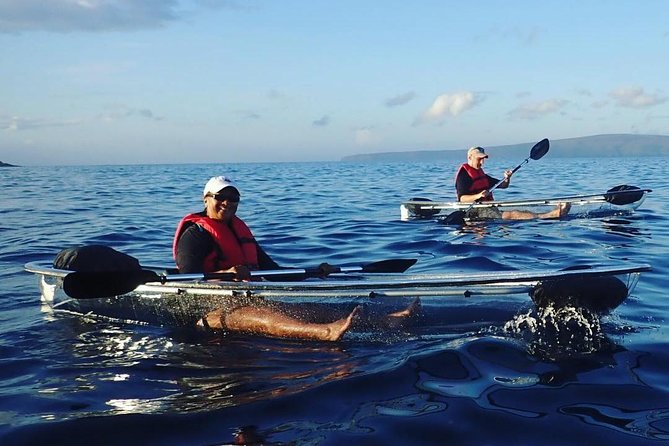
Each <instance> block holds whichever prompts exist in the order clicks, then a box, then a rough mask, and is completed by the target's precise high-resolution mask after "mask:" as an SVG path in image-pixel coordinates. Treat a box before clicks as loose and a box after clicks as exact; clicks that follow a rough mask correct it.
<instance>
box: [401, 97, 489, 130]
mask: <svg viewBox="0 0 669 446" xmlns="http://www.w3.org/2000/svg"><path fill="white" fill-rule="evenodd" d="M478 102H479V100H478V99H477V97H476V94H474V93H472V92H471V91H460V92H457V93H451V94H442V95H441V96H438V97H437V98H436V99H435V100H434V102H433V103H432V105H431V106H430V108H428V109H427V110H426V111H425V112H423V114H422V115H421V116H420V117H419V118H418V119H416V121H415V122H414V124H421V123H424V122H435V121H437V122H440V121H443V120H444V119H445V118H446V117H447V116H448V115H450V116H459V115H461V114H462V113H464V112H465V111H467V110H469V109H470V108H472V107H473V106H474V105H476V104H477V103H478Z"/></svg>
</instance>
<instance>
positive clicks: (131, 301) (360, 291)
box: [25, 262, 650, 326]
mask: <svg viewBox="0 0 669 446" xmlns="http://www.w3.org/2000/svg"><path fill="white" fill-rule="evenodd" d="M25 269H26V271H28V272H31V273H33V274H35V276H36V277H37V281H38V285H39V289H40V299H41V303H42V306H43V309H44V310H45V311H50V312H53V311H58V310H62V311H69V312H75V313H79V314H90V315H97V316H106V317H109V318H114V319H119V320H128V321H133V322H146V323H149V324H159V325H168V326H183V325H192V324H193V323H194V322H195V321H196V320H197V319H199V318H200V317H201V316H202V315H203V314H205V313H206V312H208V311H211V310H213V309H216V308H226V307H227V308H234V307H236V306H240V305H257V304H259V303H262V304H267V303H270V304H279V305H300V306H303V307H309V306H314V307H316V306H325V307H326V308H330V307H331V308H332V309H333V311H334V310H335V309H337V308H339V309H343V310H344V311H350V310H351V309H352V308H353V306H355V305H364V306H365V307H369V308H373V309H374V311H396V310H398V309H401V308H404V307H406V305H408V304H409V303H410V302H411V301H413V300H414V299H415V298H416V297H419V298H420V299H421V304H422V307H423V308H424V309H425V311H433V310H435V311H436V310H437V309H439V308H441V309H443V308H452V307H454V306H455V307H463V306H477V305H482V304H486V305H503V306H506V305H509V304H510V303H512V302H514V305H515V306H517V305H518V304H521V305H522V304H524V305H528V306H529V305H531V299H529V298H528V295H529V294H530V293H531V292H532V291H533V290H534V289H535V287H537V286H539V285H540V284H542V283H544V282H546V281H549V280H557V279H565V280H570V281H573V280H580V281H588V280H592V279H594V278H601V277H618V278H621V279H622V280H623V281H624V282H625V285H626V286H627V288H628V290H629V291H631V290H632V289H633V287H634V285H635V284H636V281H637V280H638V276H639V274H640V273H641V272H643V271H648V270H650V266H648V265H643V264H640V265H639V264H637V265H628V264H621V265H617V266H590V267H587V268H584V269H575V270H567V271H565V270H541V271H494V272H483V273H480V272H477V273H448V274H446V273H438V274H407V273H394V274H364V273H359V274H333V275H331V276H330V277H328V279H308V280H304V281H299V282H265V281H254V282H230V281H203V280H191V281H174V282H167V283H160V282H155V283H146V284H142V285H139V286H138V287H137V288H136V289H134V290H133V291H131V292H129V293H126V294H123V295H119V296H114V297H104V298H84V299H73V298H70V297H69V296H67V295H66V294H65V292H64V291H63V288H62V284H63V279H64V277H65V276H66V275H67V274H69V273H71V272H72V271H66V270H58V269H54V268H51V267H50V265H49V264H48V263H46V262H32V263H28V264H26V265H25ZM170 277H174V276H170ZM584 283H585V282H584Z"/></svg>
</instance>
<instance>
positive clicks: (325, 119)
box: [311, 115, 330, 127]
mask: <svg viewBox="0 0 669 446" xmlns="http://www.w3.org/2000/svg"><path fill="white" fill-rule="evenodd" d="M328 124H330V117H329V116H328V115H325V116H323V117H321V118H319V119H316V120H315V121H313V122H312V123H311V125H313V126H314V127H325V126H327V125H328Z"/></svg>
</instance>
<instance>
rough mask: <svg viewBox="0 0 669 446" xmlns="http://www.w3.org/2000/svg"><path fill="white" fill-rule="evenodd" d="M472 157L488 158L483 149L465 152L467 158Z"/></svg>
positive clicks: (471, 149) (475, 148) (473, 148)
mask: <svg viewBox="0 0 669 446" xmlns="http://www.w3.org/2000/svg"><path fill="white" fill-rule="evenodd" d="M472 155H473V156H475V157H476V158H488V154H487V153H485V149H484V148H483V147H472V148H470V149H469V150H467V158H469V157H470V156H472Z"/></svg>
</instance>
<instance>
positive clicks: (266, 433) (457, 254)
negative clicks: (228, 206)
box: [0, 154, 669, 446]
mask: <svg viewBox="0 0 669 446" xmlns="http://www.w3.org/2000/svg"><path fill="white" fill-rule="evenodd" d="M518 161H520V160H504V159H496V160H490V161H489V162H488V163H487V166H486V170H487V171H488V172H489V173H491V174H493V175H495V176H499V173H500V172H502V171H503V170H505V169H507V168H509V167H513V166H514V165H516V164H517V163H518ZM668 164H669V160H668V159H667V158H639V159H630V158H601V159H586V158H583V159H579V158H575V159H561V158H551V157H550V154H549V155H548V156H546V157H545V158H544V159H542V160H540V161H531V162H530V163H529V164H528V165H526V166H524V167H523V168H522V169H521V170H519V171H518V172H517V173H516V175H515V176H514V178H513V184H512V187H511V188H509V189H506V190H499V191H496V197H497V199H508V200H511V199H521V198H536V197H541V198H544V197H551V196H556V195H561V196H569V195H577V194H582V193H600V192H604V191H606V190H608V189H609V188H611V187H613V186H616V185H619V184H631V185H636V186H640V187H644V188H651V189H653V192H652V193H651V194H650V195H649V197H648V199H647V200H646V201H645V202H644V203H643V205H642V206H641V207H640V208H639V209H638V210H637V211H636V212H635V213H634V214H632V215H628V216H608V217H606V216H605V217H600V218H576V219H566V220H561V221H528V222H511V223H490V224H480V225H475V226H474V227H471V228H455V227H449V226H445V225H440V224H438V223H437V222H435V221H428V220H424V221H408V222H403V221H400V219H399V203H400V201H402V200H403V199H407V198H410V197H413V196H423V197H430V198H433V199H439V200H446V199H451V198H452V197H453V191H452V178H453V174H454V170H455V167H456V166H452V165H448V164H445V163H392V164H347V163H294V164H293V163H287V164H227V165H226V164H202V165H129V166H87V167H62V166H61V167H21V168H15V169H9V168H7V169H2V170H0V190H1V192H0V197H1V200H0V236H1V238H0V240H1V241H2V243H0V277H1V281H0V283H1V287H0V364H1V367H0V444H3V445H23V444H26V445H28V444H30V445H33V444H68V445H77V444H82V445H83V444H110V445H135V444H137V445H139V444H141V445H149V444H150V445H154V444H155V445H218V444H272V445H341V444H350V445H352V444H356V445H357V444H361V445H377V444H378V445H390V444H393V445H394V444H409V445H414V444H415V445H421V446H426V445H445V444H458V445H469V444H471V445H481V444H488V445H536V444H542V445H567V444H568V445H581V444H582V445H586V444H588V445H589V444H607V445H636V444H649V445H650V444H657V443H658V442H661V441H667V440H669V348H668V347H669V345H668V341H669V323H668V322H667V314H668V310H669V299H667V297H668V296H667V294H668V292H667V284H668V281H667V279H666V277H667V273H668V272H669V261H668V260H667V257H666V252H667V248H668V247H669V235H668V234H669V221H668V219H667V213H666V211H665V203H667V202H668V199H669V193H668V192H667V190H669V188H668V187H667V186H668V184H667V183H668V182H669V179H667V176H666V175H662V174H659V175H658V172H665V171H666V170H667V168H668V167H669V166H668ZM218 174H227V175H230V176H232V177H233V178H235V179H236V180H237V182H238V184H239V186H240V189H241V192H242V202H241V204H240V209H239V215H240V216H241V217H242V218H244V219H245V220H246V221H247V222H248V223H249V225H250V226H251V228H252V229H253V231H254V233H255V234H256V236H257V238H258V239H259V240H260V242H261V244H262V245H263V247H264V248H265V249H266V251H268V252H269V253H270V254H271V255H272V257H273V258H274V259H275V260H277V261H278V262H279V263H280V264H282V265H286V266H294V267H304V266H313V265H317V264H318V263H320V262H322V261H327V262H330V263H331V264H355V263H356V262H359V263H365V262H369V261H376V260H381V259H385V258H397V257H412V258H417V259H418V263H417V264H416V265H415V266H413V267H412V269H411V271H413V272H421V273H430V272H449V271H453V272H456V271H457V272H463V271H464V272H474V271H490V270H511V269H518V270H532V269H548V268H555V269H559V268H564V267H568V266H572V265H576V264H581V265H582V264H601V263H616V262H619V261H629V262H634V263H648V264H651V265H652V266H653V270H652V271H651V272H646V273H643V274H641V276H640V278H639V280H638V283H637V285H636V288H635V289H634V291H633V292H632V294H631V295H630V296H629V297H628V299H627V300H626V301H625V302H624V303H623V304H622V305H621V306H620V307H618V308H617V309H616V310H615V311H614V312H613V313H612V314H610V315H608V316H604V317H602V318H601V319H597V320H590V321H586V324H585V325H581V326H580V331H576V332H574V333H569V332H568V331H567V332H566V334H567V335H568V336H564V334H565V332H564V331H562V332H561V334H560V335H559V336H558V335H555V333H554V332H552V331H551V330H546V331H543V332H542V331H541V330H527V329H524V327H525V328H527V324H528V322H527V321H528V320H529V319H528V318H530V317H533V316H532V315H533V314H534V313H533V309H532V305H531V302H530V300H529V297H528V298H527V302H526V303H524V302H521V304H520V306H517V305H514V306H511V305H507V304H506V302H504V301H499V300H495V301H487V300H486V298H485V297H476V298H472V300H471V301H468V302H466V303H462V302H459V303H458V304H456V305H450V306H449V304H448V302H447V298H445V305H446V306H447V311H445V312H442V313H440V314H441V316H440V317H439V318H438V320H435V319H437V318H432V320H431V322H430V324H426V325H424V326H421V323H420V321H419V323H418V324H417V326H416V327H414V328H410V329H407V330H406V331H402V332H401V333H393V334H392V335H388V336H386V335H385V334H384V333H381V334H380V335H379V336H374V337H371V338H367V337H359V336H355V335H353V334H351V335H350V336H349V335H347V336H345V337H344V339H343V340H342V341H340V342H337V343H322V342H301V341H300V342H298V341H291V340H277V339H264V338H259V337H252V336H231V335H227V336H222V337H221V336H217V335H211V334H203V333H200V332H197V331H191V330H183V329H178V328H175V327H169V326H157V325H147V324H136V323H132V322H129V321H128V322H118V321H109V320H104V319H100V318H96V317H95V315H75V314H67V313H55V314H54V313H53V312H51V311H47V310H45V309H44V308H42V307H41V306H40V299H39V291H38V287H37V281H36V278H35V277H34V276H33V275H32V274H29V273H26V272H24V271H23V265H24V264H25V263H27V262H31V261H37V260H49V261H50V260H52V259H53V257H54V256H55V255H56V254H57V253H58V251H60V250H61V249H63V248H66V247H71V246H75V245H80V244H93V243H96V244H105V245H109V246H112V247H114V248H116V249H118V250H121V251H123V252H126V253H128V254H131V255H133V256H135V257H137V258H138V259H140V261H141V262H142V263H143V264H145V265H171V254H170V250H171V242H172V236H173V233H174V229H175V226H176V224H177V222H178V220H179V219H180V218H181V216H182V215H184V214H185V213H187V212H191V211H196V210H199V209H200V208H201V200H200V194H201V190H202V187H203V184H204V183H205V182H206V180H207V179H208V178H209V177H211V176H213V175H218ZM496 174H497V175H496ZM510 301H511V299H510V300H509V302H510ZM535 320H536V319H535ZM523 321H524V323H523ZM584 327H585V329H586V331H588V330H589V332H588V333H586V334H584V331H583V329H584Z"/></svg>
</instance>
